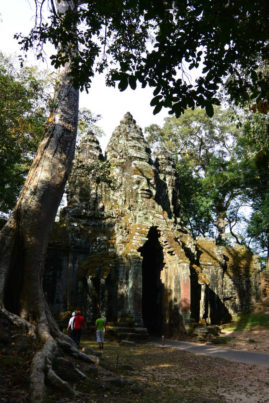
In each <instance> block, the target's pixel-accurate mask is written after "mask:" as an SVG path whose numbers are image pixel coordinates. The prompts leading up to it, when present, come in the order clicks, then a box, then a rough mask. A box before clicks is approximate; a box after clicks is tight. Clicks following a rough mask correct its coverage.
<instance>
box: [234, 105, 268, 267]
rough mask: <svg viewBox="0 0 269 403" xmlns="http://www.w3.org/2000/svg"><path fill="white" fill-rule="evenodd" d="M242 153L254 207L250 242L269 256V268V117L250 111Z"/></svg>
mask: <svg viewBox="0 0 269 403" xmlns="http://www.w3.org/2000/svg"><path fill="white" fill-rule="evenodd" d="M242 130H243V135H242V136H241V138H240V141H239V143H238V152H239V153H240V154H241V155H242V156H244V159H245V169H244V183H245V195H246V197H247V200H248V203H249V204H250V206H251V208H252V213H251V216H250V218H249V220H248V227H247V235H248V237H249V238H250V244H251V245H252V246H253V247H254V248H255V249H256V250H257V251H258V252H260V253H262V254H263V255H266V261H267V262H266V266H267V269H269V117H268V115H266V114H264V113H254V114H253V113H252V114H248V116H247V117H246V119H245V122H244V124H243V126H242Z"/></svg>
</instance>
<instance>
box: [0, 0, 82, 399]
mask: <svg viewBox="0 0 269 403" xmlns="http://www.w3.org/2000/svg"><path fill="white" fill-rule="evenodd" d="M70 6H71V7H73V3H72V2H71V1H61V2H60V3H57V9H58V12H59V11H60V12H61V13H64V12H65V11H66V10H67V8H68V7H70ZM72 46H73V48H74V44H72ZM70 62H71V60H70V61H69V62H68V63H66V65H65V66H64V68H62V69H61V71H60V72H59V83H58V86H57V88H58V89H57V92H56V94H55V98H54V108H53V111H52V113H51V115H50V117H49V119H48V121H47V123H46V125H45V131H44V138H43V140H42V142H41V143H40V145H39V147H38V150H37V154H36V157H35V159H34V161H33V164H32V166H31V168H30V171H29V174H28V176H27V179H26V182H25V184H24V187H23V189H22V192H21V195H20V197H19V200H18V202H17V204H16V207H15V209H14V211H13V212H12V214H11V217H10V219H9V221H8V222H7V224H6V225H5V226H4V228H3V229H2V231H1V233H0V308H1V310H2V313H4V314H5V315H6V316H8V317H9V319H10V320H12V321H13V322H14V323H16V324H18V325H20V324H21V325H23V327H26V328H28V330H29V332H28V333H29V335H30V334H31V335H32V337H37V338H38V339H39V341H40V343H39V345H41V349H40V350H39V351H37V352H36V354H35V356H34V359H33V362H32V371H31V379H30V384H31V390H32V401H34V402H37V401H38V402H41V401H44V400H45V377H47V378H49V380H51V381H52V382H53V384H58V385H60V387H63V385H64V387H65V388H68V385H66V383H64V381H62V380H61V379H60V378H59V377H58V376H57V374H55V372H54V371H53V369H52V365H51V363H52V359H53V357H54V356H55V352H56V351H57V344H61V343H65V347H66V348H67V346H68V348H69V350H70V352H71V353H72V354H73V355H75V356H76V357H79V356H80V358H82V359H85V360H86V361H89V357H88V356H86V355H85V354H84V355H83V353H80V352H78V350H77V349H76V348H74V346H73V344H72V341H71V339H69V338H68V337H66V336H64V335H63V334H61V333H60V331H59V328H58V326H57V325H56V323H55V321H54V319H53V318H52V315H51V313H50V310H49V308H48V306H47V303H46V300H45V298H44V293H43V288H42V277H43V271H44V261H45V254H46V249H47V244H48V238H49V233H50V229H51V226H52V224H53V222H54V219H55V215H56V212H57V209H58V206H59V204H60V201H61V198H62V195H63V192H64V187H65V183H66V180H67V178H68V174H69V171H70V168H71V163H72V160H73V157H74V150H75V142H76V132H77V121H78V101H79V91H78V90H77V89H75V88H74V86H73V85H72V82H71V80H70V76H69V72H70Z"/></svg>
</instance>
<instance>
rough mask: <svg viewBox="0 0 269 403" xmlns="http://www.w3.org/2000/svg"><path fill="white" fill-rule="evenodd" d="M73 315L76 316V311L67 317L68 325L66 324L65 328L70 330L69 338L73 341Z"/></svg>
mask: <svg viewBox="0 0 269 403" xmlns="http://www.w3.org/2000/svg"><path fill="white" fill-rule="evenodd" d="M75 316H76V312H72V316H71V318H70V319H69V322H68V326H67V330H69V329H70V330H71V338H72V339H73V340H74V341H75V338H74V319H75Z"/></svg>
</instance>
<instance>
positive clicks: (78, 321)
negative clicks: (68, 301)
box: [74, 315, 84, 330]
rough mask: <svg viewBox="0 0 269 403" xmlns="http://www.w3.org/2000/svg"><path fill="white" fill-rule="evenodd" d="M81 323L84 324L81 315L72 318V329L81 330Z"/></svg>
mask: <svg viewBox="0 0 269 403" xmlns="http://www.w3.org/2000/svg"><path fill="white" fill-rule="evenodd" d="M83 322H84V317H83V316H81V315H76V316H75V317H74V329H75V330H78V329H81V327H82V324H83Z"/></svg>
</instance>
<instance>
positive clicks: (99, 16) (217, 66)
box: [17, 0, 269, 116]
mask: <svg viewBox="0 0 269 403" xmlns="http://www.w3.org/2000/svg"><path fill="white" fill-rule="evenodd" d="M47 1H49V0H47ZM41 3H42V4H43V3H44V1H43V2H41ZM49 3H50V4H51V5H52V6H53V0H51V1H49ZM74 3H76V4H77V9H76V10H72V11H71V9H70V10H69V12H67V13H65V14H64V15H63V14H62V15H61V14H59V13H58V14H57V13H56V12H55V7H51V14H50V17H49V20H48V21H42V20H41V21H39V22H38V23H37V25H36V26H35V28H34V29H32V31H31V32H30V33H29V35H28V36H26V37H23V36H21V35H17V37H18V38H19V39H20V43H21V45H22V48H23V49H25V50H28V49H29V48H31V47H33V46H34V44H38V45H39V49H40V54H39V56H40V57H41V55H42V51H41V49H42V47H43V45H44V44H45V43H46V42H50V43H52V44H53V45H54V46H55V48H56V52H55V54H54V55H52V56H51V63H52V64H53V65H54V66H55V67H56V68H57V67H59V66H61V65H64V64H65V63H66V61H67V60H68V58H69V57H70V56H72V76H73V79H74V84H75V85H76V87H79V88H80V89H86V90H88V89H89V88H90V85H91V80H92V78H93V76H94V75H95V73H96V72H103V71H104V70H106V73H107V84H108V85H112V86H115V85H117V86H118V88H119V89H120V90H121V91H124V90H125V89H126V88H127V87H130V88H132V89H133V90H134V89H135V88H136V86H137V84H138V83H140V84H141V85H142V87H146V86H147V85H149V86H150V87H152V88H153V89H154V98H153V99H152V101H151V105H152V106H154V113H155V114H156V113H158V112H159V111H160V110H161V109H162V107H166V108H168V109H169V113H171V114H175V115H177V116H178V115H180V114H181V113H182V112H183V111H184V110H185V109H186V108H188V107H189V108H195V107H197V106H200V107H202V108H205V109H206V112H207V114H208V115H209V116H212V115H213V113H214V110H213V104H219V99H218V90H219V88H220V87H221V86H222V85H223V84H226V86H227V89H228V92H229V94H230V96H231V98H232V99H233V100H235V101H236V102H239V101H244V100H246V99H249V97H251V98H255V99H257V100H258V101H260V100H263V101H265V102H266V100H267V101H268V93H269V81H268V76H266V75H263V74H262V73H259V68H260V67H261V66H262V65H263V64H264V63H265V62H266V60H268V56H269V40H268V39H269V19H268V15H269V3H268V1H267V0H236V1H235V0H224V1H221V2H215V1H211V0H198V1H197V0H173V1H172V0H166V1H165V2H164V1H163V0H154V1H153V0H111V1H109V2H107V1H105V0H98V1H97V0H95V1H89V0H88V1H75V2H74ZM75 25H76V26H77V30H74V29H71V27H73V26H75ZM70 43H72V44H74V46H70ZM59 44H60V46H59ZM76 44H78V45H79V49H78V51H76V53H75V54H74V48H75V47H76ZM192 69H196V70H197V73H198V78H197V80H196V81H195V82H194V83H191V82H189V80H188V78H187V77H188V75H187V74H186V71H187V70H192ZM227 77H229V80H227Z"/></svg>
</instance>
